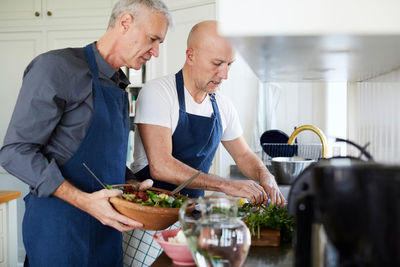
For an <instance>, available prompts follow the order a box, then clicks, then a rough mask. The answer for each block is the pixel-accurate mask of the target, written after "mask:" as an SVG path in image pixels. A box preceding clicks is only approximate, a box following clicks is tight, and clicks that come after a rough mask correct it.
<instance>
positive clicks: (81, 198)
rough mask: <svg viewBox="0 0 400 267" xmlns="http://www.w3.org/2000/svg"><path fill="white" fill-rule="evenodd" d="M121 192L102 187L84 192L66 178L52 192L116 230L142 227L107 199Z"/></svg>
mask: <svg viewBox="0 0 400 267" xmlns="http://www.w3.org/2000/svg"><path fill="white" fill-rule="evenodd" d="M121 194H122V192H121V191H120V190H116V189H112V190H110V189H103V190H100V191H97V192H94V193H85V192H83V191H80V190H79V189H77V188H76V187H74V186H73V185H71V184H70V183H69V182H68V181H66V180H64V182H63V183H62V184H61V185H60V186H59V187H58V188H57V189H56V191H55V192H54V193H53V195H54V196H55V197H58V198H60V199H62V200H64V201H66V202H68V203H69V204H71V205H73V206H75V207H76V208H78V209H81V210H83V211H85V212H87V213H88V214H90V215H91V216H93V217H94V218H96V219H97V220H99V221H100V222H101V223H102V224H104V225H108V226H111V227H113V228H115V229H117V230H118V231H121V232H122V231H130V230H132V229H134V228H137V227H142V226H143V225H142V224H141V223H139V222H136V221H134V220H132V219H130V218H128V217H126V216H124V215H122V214H120V213H118V212H117V211H116V210H115V209H114V208H113V207H112V206H111V204H110V202H109V201H108V199H109V198H110V197H115V196H119V195H121Z"/></svg>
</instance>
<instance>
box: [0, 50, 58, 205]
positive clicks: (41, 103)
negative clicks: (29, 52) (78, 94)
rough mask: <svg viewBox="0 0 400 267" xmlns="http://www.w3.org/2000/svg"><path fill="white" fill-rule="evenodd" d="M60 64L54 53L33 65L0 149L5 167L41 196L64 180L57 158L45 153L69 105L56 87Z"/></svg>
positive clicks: (25, 77)
mask: <svg viewBox="0 0 400 267" xmlns="http://www.w3.org/2000/svg"><path fill="white" fill-rule="evenodd" d="M56 66H57V58H55V56H51V55H42V56H39V57H37V58H36V59H34V60H33V61H32V62H31V63H30V64H29V66H28V67H27V69H26V70H25V73H24V79H23V84H22V88H21V90H20V93H19V96H18V99H17V103H16V105H15V108H14V112H13V115H12V118H11V121H10V124H9V127H8V129H7V133H6V136H5V139H4V145H3V147H2V148H1V150H0V163H1V166H2V167H3V168H4V169H5V170H6V171H8V172H9V173H10V174H12V175H14V176H16V177H17V178H19V179H20V180H22V181H23V182H25V183H27V184H28V185H29V186H30V190H31V193H32V194H34V195H36V196H39V197H48V196H50V195H51V194H52V193H53V192H54V191H55V190H56V189H57V187H58V186H60V184H61V183H62V182H63V181H64V177H63V176H62V174H61V171H60V169H59V167H58V165H57V164H56V162H55V160H54V159H52V158H50V157H46V155H45V154H44V153H43V150H44V148H45V146H46V144H47V143H48V142H49V140H50V138H51V135H52V134H53V132H54V131H55V130H56V127H57V124H58V123H59V121H60V119H61V117H62V114H63V110H64V107H65V97H63V96H62V95H60V93H57V90H56V89H55V88H54V84H55V83H54V80H55V79H57V75H59V74H57V73H56V69H57V67H56Z"/></svg>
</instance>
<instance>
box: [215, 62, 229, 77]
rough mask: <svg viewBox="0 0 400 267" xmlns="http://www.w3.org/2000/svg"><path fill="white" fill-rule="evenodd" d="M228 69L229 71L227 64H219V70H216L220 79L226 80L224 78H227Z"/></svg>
mask: <svg viewBox="0 0 400 267" xmlns="http://www.w3.org/2000/svg"><path fill="white" fill-rule="evenodd" d="M228 71H229V66H228V64H222V65H221V66H220V69H219V71H218V76H219V77H220V78H221V79H224V80H226V79H228Z"/></svg>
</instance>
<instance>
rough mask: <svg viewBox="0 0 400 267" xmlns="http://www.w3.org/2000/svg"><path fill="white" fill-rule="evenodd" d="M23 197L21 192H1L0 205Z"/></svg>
mask: <svg viewBox="0 0 400 267" xmlns="http://www.w3.org/2000/svg"><path fill="white" fill-rule="evenodd" d="M20 196H21V192H20V191H3V190H0V204H1V203H4V202H8V201H10V200H13V199H16V198H19V197H20Z"/></svg>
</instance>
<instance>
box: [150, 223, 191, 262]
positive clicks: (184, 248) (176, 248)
mask: <svg viewBox="0 0 400 267" xmlns="http://www.w3.org/2000/svg"><path fill="white" fill-rule="evenodd" d="M180 230H181V229H170V230H164V231H158V232H156V233H155V234H154V235H153V238H154V239H155V240H156V241H157V243H158V244H160V246H161V247H162V248H163V249H164V252H165V254H167V256H168V257H170V259H171V260H172V262H173V263H174V264H177V265H186V266H188V265H195V264H196V263H195V262H194V260H193V257H192V253H190V250H189V247H188V245H187V244H178V243H171V242H168V238H169V237H174V236H176V235H177V234H178V232H179V231H180Z"/></svg>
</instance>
